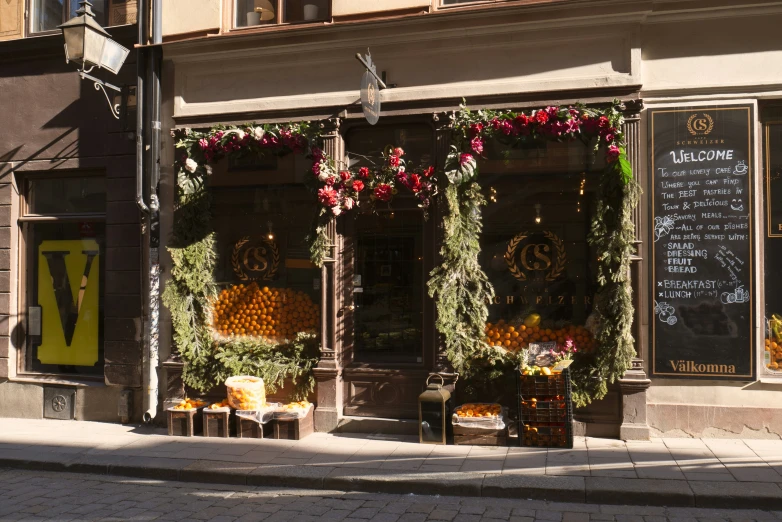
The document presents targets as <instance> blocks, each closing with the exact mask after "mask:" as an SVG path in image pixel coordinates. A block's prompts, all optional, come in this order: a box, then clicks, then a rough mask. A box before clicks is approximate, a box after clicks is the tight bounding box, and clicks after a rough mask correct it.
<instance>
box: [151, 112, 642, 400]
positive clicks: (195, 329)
mask: <svg viewBox="0 0 782 522" xmlns="http://www.w3.org/2000/svg"><path fill="white" fill-rule="evenodd" d="M621 128H622V115H621V112H620V110H619V104H618V103H615V104H614V105H612V106H610V107H608V108H601V109H596V108H585V107H547V108H545V109H538V110H532V111H523V112H510V111H490V110H483V111H477V112H470V111H469V110H468V109H467V107H466V106H463V107H462V109H461V110H460V111H458V112H454V113H453V115H452V117H451V129H452V141H451V151H450V153H449V154H448V157H447V158H446V163H445V166H444V175H442V176H438V175H437V174H436V173H435V169H434V168H433V167H427V168H423V169H412V168H408V166H407V165H406V163H405V160H404V151H403V150H402V149H399V148H396V149H389V150H388V151H386V153H385V155H384V158H383V162H382V165H381V166H379V167H376V168H372V169H370V168H367V167H361V168H358V169H347V168H345V169H343V168H340V167H339V165H338V163H337V161H336V160H335V159H333V158H329V157H328V156H327V155H326V154H325V153H324V152H323V150H322V149H320V148H318V147H316V146H314V145H313V144H314V143H316V142H317V141H318V140H319V139H320V138H321V133H320V130H319V127H317V126H315V125H312V124H310V123H307V122H303V123H291V124H285V125H278V124H264V125H259V124H247V125H242V126H238V127H231V128H227V127H224V126H218V127H214V128H212V129H209V130H206V131H193V130H190V129H183V130H178V131H175V133H174V136H175V137H176V138H177V143H176V147H177V150H178V151H179V152H181V154H180V157H179V159H178V161H177V167H178V174H177V189H178V190H177V207H178V209H179V213H178V215H177V218H176V220H175V223H174V238H173V242H172V243H173V246H172V247H171V249H172V258H173V259H174V265H175V266H174V269H173V271H172V283H171V284H169V286H168V288H167V289H166V295H165V296H164V300H165V302H166V305H167V306H168V307H169V308H170V309H171V310H172V319H173V322H174V340H175V344H176V345H177V349H178V351H179V353H180V354H181V355H182V357H183V359H184V360H185V361H187V362H188V368H186V370H185V374H184V377H185V381H186V383H187V384H189V385H190V386H193V387H195V388H197V389H207V388H208V387H209V386H211V385H214V384H218V383H219V382H221V379H222V377H221V376H224V375H225V372H226V371H227V370H226V369H225V368H229V366H228V365H227V363H226V365H224V366H225V368H222V369H221V368H220V367H219V365H218V364H217V363H219V362H220V361H224V360H250V359H248V358H247V357H246V356H245V355H246V354H245V352H242V351H241V350H239V348H237V347H234V346H232V345H225V346H220V347H219V349H220V350H221V353H222V357H217V358H216V357H215V356H214V355H213V350H214V349H215V346H213V345H212V344H211V343H212V339H211V336H210V335H209V333H208V332H207V331H205V330H204V329H205V328H207V327H206V326H205V325H206V323H207V316H208V310H207V308H208V304H209V302H210V299H212V298H213V296H214V294H215V290H216V285H215V284H214V281H213V279H212V276H211V274H212V271H213V270H214V264H215V262H216V261H215V259H216V255H215V253H214V247H215V243H214V234H213V233H212V231H211V213H210V204H209V194H208V190H207V177H208V170H207V169H206V166H207V164H209V163H213V162H216V161H219V160H221V159H223V158H226V157H229V156H230V157H242V156H245V155H263V154H274V155H279V156H283V155H286V154H291V153H301V154H304V155H305V156H307V157H308V158H310V159H311V160H312V162H313V163H312V169H311V172H312V176H311V177H310V178H309V184H310V186H311V188H312V191H313V203H314V204H315V201H316V200H317V202H318V203H317V205H319V207H320V209H319V211H318V221H317V223H316V225H315V229H314V233H313V234H312V235H311V236H310V238H309V242H310V257H311V260H312V261H313V262H314V263H315V264H316V265H318V266H321V265H322V264H323V262H324V261H325V260H326V258H327V257H328V255H329V253H330V251H331V248H332V246H333V245H331V241H330V238H329V236H328V234H327V231H326V230H327V225H328V223H329V222H330V221H331V220H333V219H334V218H335V217H336V216H340V215H342V214H344V213H346V212H349V211H351V210H353V209H355V208H356V207H358V206H359V205H361V204H364V205H368V206H370V207H371V206H372V205H377V204H381V203H383V204H387V203H390V202H391V200H392V199H393V197H394V196H395V195H396V194H398V192H399V191H400V190H405V191H408V192H409V193H411V194H413V195H414V196H415V197H416V198H418V200H419V206H420V207H421V208H422V209H423V211H424V215H426V212H427V210H428V208H429V207H430V205H431V202H432V200H433V198H435V197H437V196H438V194H440V195H442V196H443V198H442V199H443V200H444V205H443V210H444V215H443V229H444V241H443V246H442V249H441V251H440V254H441V258H442V262H441V264H440V266H438V267H437V268H436V269H435V270H434V271H433V272H432V274H431V277H430V279H429V282H428V286H429V293H430V295H431V296H432V297H434V298H435V302H436V306H437V311H438V314H437V323H436V327H437V330H438V332H440V334H441V335H442V337H443V342H444V345H445V352H446V354H447V356H448V358H449V360H450V361H451V363H452V364H453V366H454V368H455V369H456V370H457V371H459V372H461V373H465V374H469V373H470V371H471V367H473V366H475V365H477V366H480V365H482V364H483V362H485V361H486V360H492V359H498V358H503V357H505V356H506V355H507V354H502V353H499V352H498V351H497V349H496V348H494V347H490V346H488V344H487V343H486V342H485V341H484V340H483V338H484V327H485V324H486V319H487V317H488V309H487V306H486V303H487V302H491V301H492V300H493V297H494V290H493V288H492V286H491V284H490V283H489V281H488V278H487V276H486V274H485V273H484V271H483V269H482V268H481V266H480V264H479V262H478V256H479V254H480V244H479V239H480V234H481V231H482V219H481V207H482V206H483V205H484V204H485V198H484V196H483V194H482V191H481V187H480V185H479V183H478V182H477V176H478V163H477V161H476V159H475V158H476V156H481V155H482V154H483V151H484V148H485V146H486V143H487V141H488V140H495V141H497V142H499V143H500V144H504V145H507V146H514V145H515V144H518V143H522V142H528V141H569V140H577V139H579V140H583V141H585V142H586V143H588V144H591V145H593V146H594V147H595V149H597V148H599V147H602V148H604V150H605V155H606V167H605V170H604V172H603V174H602V175H601V177H600V182H599V187H598V204H597V210H596V216H595V217H594V219H593V222H592V225H591V232H590V236H589V242H590V244H591V245H592V246H593V247H594V248H595V249H596V251H597V252H598V255H599V262H598V274H597V280H598V285H599V289H598V293H597V296H596V303H597V304H596V310H597V311H598V314H599V319H600V321H599V327H598V332H597V334H596V336H595V337H596V340H597V342H598V344H599V348H598V350H597V351H596V353H594V354H592V355H591V356H590V359H589V360H586V361H583V364H581V365H580V366H579V365H574V372H573V373H574V400H575V401H576V402H577V404H579V405H582V404H586V403H588V402H589V401H591V400H593V399H597V398H601V397H603V396H604V395H605V393H606V384H607V383H608V382H613V381H614V380H616V379H618V378H620V377H622V375H623V374H624V372H625V371H626V370H627V369H628V368H629V367H630V363H631V360H632V357H633V356H634V354H635V351H634V348H633V339H632V336H631V333H630V328H631V325H632V319H633V306H632V299H631V291H630V284H629V283H630V282H629V266H630V257H631V255H632V254H633V252H634V246H633V241H634V239H635V238H634V227H633V223H632V210H633V208H634V207H635V205H636V203H637V200H638V195H639V192H640V189H639V187H638V185H637V183H636V181H635V180H634V179H633V174H632V169H631V166H630V164H629V162H628V160H627V157H626V155H625V142H624V136H623V134H622V131H621ZM237 346H238V345H237ZM241 348H242V350H245V351H246V350H248V349H249V350H250V351H252V350H255V351H258V349H259V347H256V346H254V345H253V346H252V347H249V348H248V347H247V346H242V347H241ZM261 348H263V349H264V350H267V352H268V350H269V349H273V347H271V348H270V347H261ZM302 350H303V349H301V350H298V351H296V350H294V351H293V352H291V353H297V354H303V353H304V351H302ZM242 354H244V355H242ZM215 359H217V361H216V360H215ZM481 361H483V362H481ZM277 364H283V368H284V369H283V370H279V369H275V370H274V371H275V372H276V373H275V375H282V376H285V375H288V376H294V375H300V372H299V373H297V371H298V370H296V368H302V367H307V368H311V367H312V364H313V362H312V360H311V359H306V360H305V358H304V355H296V356H291V357H290V358H288V359H284V360H283V361H282V362H281V363H280V361H277ZM230 368H231V372H233V371H235V368H234V367H230ZM264 371H265V370H262V369H256V373H263V372H264ZM269 371H271V369H269ZM221 372H223V373H221ZM302 378H303V377H302ZM307 378H308V382H309V383H312V378H311V375H309V376H308V377H307Z"/></svg>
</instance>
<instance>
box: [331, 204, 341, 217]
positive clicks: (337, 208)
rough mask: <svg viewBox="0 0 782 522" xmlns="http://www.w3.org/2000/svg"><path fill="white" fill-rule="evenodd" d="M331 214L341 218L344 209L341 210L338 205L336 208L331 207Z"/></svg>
mask: <svg viewBox="0 0 782 522" xmlns="http://www.w3.org/2000/svg"><path fill="white" fill-rule="evenodd" d="M331 212H332V213H333V214H334V215H335V216H339V215H340V214H342V209H341V208H339V205H337V206H336V207H331Z"/></svg>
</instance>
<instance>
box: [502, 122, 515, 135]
mask: <svg viewBox="0 0 782 522" xmlns="http://www.w3.org/2000/svg"><path fill="white" fill-rule="evenodd" d="M500 130H502V133H503V134H505V135H506V136H510V135H511V133H512V132H513V122H511V121H510V120H502V123H500Z"/></svg>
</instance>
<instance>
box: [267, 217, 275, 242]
mask: <svg viewBox="0 0 782 522" xmlns="http://www.w3.org/2000/svg"><path fill="white" fill-rule="evenodd" d="M266 224H267V225H268V227H269V233H268V234H266V239H268V240H269V241H274V232H273V231H272V222H271V221H267V222H266Z"/></svg>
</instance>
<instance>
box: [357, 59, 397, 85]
mask: <svg viewBox="0 0 782 522" xmlns="http://www.w3.org/2000/svg"><path fill="white" fill-rule="evenodd" d="M356 60H358V61H359V62H361V64H362V65H363V66H364V67H365V68H366V70H367V71H369V74H371V75H372V76H374V77H375V79H376V80H377V84H378V86H379V87H380V88H381V89H389V88H390V87H392V86H390V85H386V82H385V81H383V78H381V77H380V76H378V74H377V66H376V65H375V64H374V63H372V55H371V54H370V53H369V49H367V55H366V56H361V53H356Z"/></svg>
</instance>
